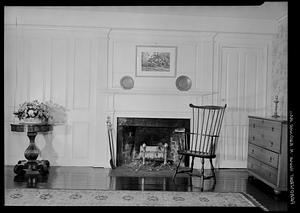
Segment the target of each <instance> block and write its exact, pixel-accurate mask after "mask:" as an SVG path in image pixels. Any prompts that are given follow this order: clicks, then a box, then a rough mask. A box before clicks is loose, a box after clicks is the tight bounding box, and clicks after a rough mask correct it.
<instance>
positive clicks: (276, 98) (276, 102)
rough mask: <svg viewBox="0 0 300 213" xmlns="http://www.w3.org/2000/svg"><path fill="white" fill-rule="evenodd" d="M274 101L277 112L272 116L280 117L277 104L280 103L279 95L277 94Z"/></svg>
mask: <svg viewBox="0 0 300 213" xmlns="http://www.w3.org/2000/svg"><path fill="white" fill-rule="evenodd" d="M274 103H275V112H274V115H272V117H273V118H278V117H280V116H279V115H278V114H277V105H278V103H279V101H278V95H276V96H275V100H274Z"/></svg>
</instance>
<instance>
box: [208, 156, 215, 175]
mask: <svg viewBox="0 0 300 213" xmlns="http://www.w3.org/2000/svg"><path fill="white" fill-rule="evenodd" d="M209 162H210V169H211V173H212V176H213V178H214V180H216V174H215V168H214V165H213V163H212V159H211V158H210V159H209Z"/></svg>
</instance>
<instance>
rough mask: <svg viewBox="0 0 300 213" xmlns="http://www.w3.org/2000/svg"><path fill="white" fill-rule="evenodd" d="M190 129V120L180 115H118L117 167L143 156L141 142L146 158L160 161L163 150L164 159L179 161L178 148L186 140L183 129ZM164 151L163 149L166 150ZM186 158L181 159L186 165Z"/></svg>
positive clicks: (162, 156) (186, 130)
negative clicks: (164, 116) (147, 116)
mask: <svg viewBox="0 0 300 213" xmlns="http://www.w3.org/2000/svg"><path fill="white" fill-rule="evenodd" d="M189 128H190V119H181V118H179V119H178V118H126V117H118V118H117V155H116V156H117V166H122V165H129V164H132V163H134V162H135V161H137V160H140V159H141V158H142V153H143V145H144V146H146V148H147V149H145V150H146V153H145V158H146V159H147V160H151V161H156V162H158V163H159V162H162V161H164V152H165V153H166V156H167V157H166V158H167V161H168V162H169V163H171V164H174V163H176V164H177V163H178V161H179V156H178V154H177V150H178V149H179V148H180V144H181V143H184V141H185V140H186V142H188V140H187V139H186V138H185V134H184V133H185V132H188V131H189ZM165 150H166V151H165ZM188 160H189V159H188V158H186V159H183V161H182V162H183V164H184V165H185V166H188V164H189V161H188Z"/></svg>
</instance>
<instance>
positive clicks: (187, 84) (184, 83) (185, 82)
mask: <svg viewBox="0 0 300 213" xmlns="http://www.w3.org/2000/svg"><path fill="white" fill-rule="evenodd" d="M176 87H177V89H178V90H180V91H188V90H189V89H190V88H191V87H192V80H191V79H190V78H189V77H188V76H185V75H181V76H179V77H178V78H177V79H176Z"/></svg>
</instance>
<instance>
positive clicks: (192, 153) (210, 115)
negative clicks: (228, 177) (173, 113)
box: [173, 104, 227, 190]
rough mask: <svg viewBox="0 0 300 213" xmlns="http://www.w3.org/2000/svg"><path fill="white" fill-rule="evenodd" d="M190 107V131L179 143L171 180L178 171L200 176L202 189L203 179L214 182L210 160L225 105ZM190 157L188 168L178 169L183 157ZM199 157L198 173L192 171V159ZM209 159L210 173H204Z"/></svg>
mask: <svg viewBox="0 0 300 213" xmlns="http://www.w3.org/2000/svg"><path fill="white" fill-rule="evenodd" d="M189 106H190V107H191V109H192V120H191V131H190V132H186V134H185V140H184V141H183V142H182V144H180V147H181V148H180V149H179V150H178V154H179V155H180V158H179V162H178V164H177V166H176V170H175V172H174V175H173V181H174V180H175V177H176V175H177V174H178V173H187V174H189V175H190V177H191V176H199V177H202V178H203V179H202V190H203V186H204V180H205V179H209V178H213V179H214V182H216V175H215V169H214V166H213V162H212V160H213V159H214V158H216V148H217V144H218V139H219V135H220V130H221V126H222V122H223V117H224V113H225V109H226V107H227V105H226V104H225V106H213V105H210V106H196V105H193V104H190V105H189ZM184 156H186V157H188V158H189V157H191V158H192V161H191V164H190V166H189V168H188V169H181V170H179V166H180V163H181V160H182V159H183V157H184ZM195 158H200V159H201V164H202V167H201V170H200V173H201V174H200V175H198V174H196V173H193V167H194V159H195ZM205 159H207V160H209V162H210V168H211V175H210V176H205V175H204V162H205Z"/></svg>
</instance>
